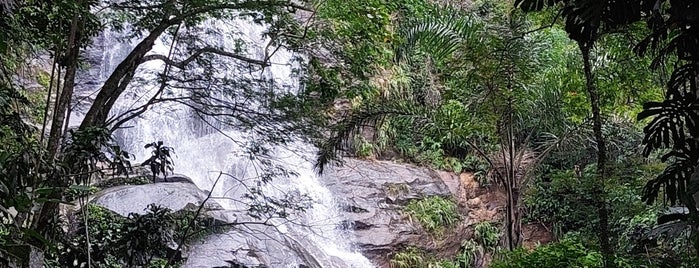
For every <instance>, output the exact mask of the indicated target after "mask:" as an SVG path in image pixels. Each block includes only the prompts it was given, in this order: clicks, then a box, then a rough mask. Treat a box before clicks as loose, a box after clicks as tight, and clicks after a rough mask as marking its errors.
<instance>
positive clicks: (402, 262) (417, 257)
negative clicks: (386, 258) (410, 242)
mask: <svg viewBox="0 0 699 268" xmlns="http://www.w3.org/2000/svg"><path fill="white" fill-rule="evenodd" d="M423 254H424V253H422V252H421V251H420V250H419V249H417V248H414V247H409V248H407V249H405V250H404V251H401V252H398V253H396V254H395V255H393V257H391V260H390V263H391V267H392V268H412V267H421V265H423V263H424V262H425V260H424V258H423V256H422V255H423Z"/></svg>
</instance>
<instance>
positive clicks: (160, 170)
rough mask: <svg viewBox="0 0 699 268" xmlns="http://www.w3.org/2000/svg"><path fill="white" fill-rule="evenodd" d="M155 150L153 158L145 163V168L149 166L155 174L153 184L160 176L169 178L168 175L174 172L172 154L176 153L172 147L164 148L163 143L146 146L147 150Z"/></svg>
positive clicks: (152, 152)
mask: <svg viewBox="0 0 699 268" xmlns="http://www.w3.org/2000/svg"><path fill="white" fill-rule="evenodd" d="M151 147H152V148H153V149H152V150H151V156H150V158H148V159H147V160H146V161H145V162H143V165H144V166H149V167H150V170H151V173H152V174H153V183H155V181H156V177H157V176H158V175H161V174H162V175H163V177H165V178H167V173H168V172H172V170H173V166H174V163H173V162H172V157H171V153H173V152H174V150H173V149H172V147H169V146H164V145H163V142H162V141H158V142H152V143H149V144H146V146H145V148H146V149H148V148H151Z"/></svg>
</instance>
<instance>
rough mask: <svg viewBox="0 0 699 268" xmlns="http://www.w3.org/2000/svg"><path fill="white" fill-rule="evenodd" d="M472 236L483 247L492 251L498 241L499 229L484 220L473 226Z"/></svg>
mask: <svg viewBox="0 0 699 268" xmlns="http://www.w3.org/2000/svg"><path fill="white" fill-rule="evenodd" d="M473 236H474V238H475V240H476V241H477V242H478V243H480V244H481V245H483V247H485V248H486V249H489V250H491V251H492V250H494V249H495V247H496V246H497V245H498V242H499V241H500V230H498V228H497V227H495V226H493V225H492V224H491V223H490V222H488V221H484V222H480V223H478V224H476V226H475V227H474V228H473Z"/></svg>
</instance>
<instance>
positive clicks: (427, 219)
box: [405, 196, 459, 232]
mask: <svg viewBox="0 0 699 268" xmlns="http://www.w3.org/2000/svg"><path fill="white" fill-rule="evenodd" d="M405 213H406V214H407V215H408V216H410V218H411V219H413V220H415V221H417V222H419V223H420V225H421V226H422V228H424V229H425V230H427V231H428V232H439V231H440V230H443V227H447V226H451V225H453V224H454V223H456V222H457V221H458V220H459V213H458V211H457V208H456V203H454V201H453V200H450V199H446V198H443V197H440V196H431V197H427V198H424V199H419V200H413V201H410V203H408V205H407V206H405Z"/></svg>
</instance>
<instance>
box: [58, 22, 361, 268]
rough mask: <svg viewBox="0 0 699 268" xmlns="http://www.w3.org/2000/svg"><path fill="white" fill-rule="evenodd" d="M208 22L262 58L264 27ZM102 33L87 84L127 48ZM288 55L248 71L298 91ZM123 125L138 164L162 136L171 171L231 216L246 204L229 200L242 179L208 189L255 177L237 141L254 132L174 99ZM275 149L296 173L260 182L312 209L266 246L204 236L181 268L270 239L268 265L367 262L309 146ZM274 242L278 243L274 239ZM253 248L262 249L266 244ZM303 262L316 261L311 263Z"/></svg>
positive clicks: (125, 102) (121, 104)
mask: <svg viewBox="0 0 699 268" xmlns="http://www.w3.org/2000/svg"><path fill="white" fill-rule="evenodd" d="M209 25H210V26H209V27H217V28H218V29H222V28H223V29H225V30H224V31H223V32H230V33H235V34H231V35H225V36H217V37H216V38H214V39H212V40H216V41H215V42H217V43H218V44H217V45H222V46H226V47H229V48H230V47H231V46H232V45H235V42H234V41H233V40H234V39H242V40H245V41H247V47H246V49H247V51H248V53H247V56H248V57H250V58H255V59H262V58H263V56H264V55H265V51H266V50H265V46H266V45H267V43H268V41H269V40H266V39H265V38H262V37H261V34H262V31H263V30H264V27H263V26H259V25H255V24H253V23H250V22H247V21H242V20H241V21H238V22H237V23H236V24H235V25H232V26H231V25H223V24H216V23H214V22H211V23H210V24H209ZM102 35H103V36H101V37H100V38H99V39H98V40H97V41H96V42H95V48H96V49H98V50H99V49H100V48H101V52H102V55H101V57H100V59H99V62H100V66H99V69H97V68H91V72H93V73H92V74H91V75H89V79H91V80H93V81H104V80H105V79H106V78H107V76H108V75H109V74H110V73H111V72H112V71H113V70H114V68H115V67H116V65H117V64H118V63H119V61H120V60H121V59H123V57H125V56H126V53H128V51H129V49H130V48H131V47H132V46H133V44H130V43H129V42H121V43H120V42H117V41H114V40H115V34H114V33H111V32H109V31H106V32H104V33H103V34H102ZM100 45H101V47H100ZM168 51H169V46H168V45H166V44H165V42H162V41H161V42H158V43H157V44H156V45H155V46H154V48H153V50H152V51H151V53H158V54H163V55H167V54H168ZM293 56H294V55H293V53H292V52H289V51H286V50H284V49H280V50H279V51H278V52H276V53H275V54H274V55H273V56H272V57H271V59H270V61H271V62H272V63H273V64H272V66H270V67H268V68H265V69H264V70H261V71H257V72H254V73H250V74H248V75H251V76H258V77H260V76H264V78H267V79H273V80H274V82H275V83H277V84H280V85H282V88H284V87H287V88H291V89H294V88H298V86H299V83H298V81H297V80H296V79H293V78H292V68H293V67H294V66H293V64H292V63H291V62H292V60H291V59H292V57H293ZM163 68H164V66H163V64H162V62H159V61H152V62H146V63H144V64H143V65H142V66H141V67H140V68H139V70H138V74H137V77H138V78H141V79H142V80H141V81H154V80H156V79H155V78H156V75H157V73H159V72H162V70H163ZM94 72H98V73H97V74H95V73H94ZM228 72H230V71H228ZM222 75H226V74H225V73H224V74H222ZM88 86H89V85H88ZM157 87H158V85H152V84H151V85H147V84H144V85H139V86H132V87H131V88H130V89H129V91H128V92H125V94H123V95H122V98H121V99H120V100H119V101H118V102H117V104H116V105H115V107H114V109H113V113H114V114H118V113H120V112H123V111H126V110H128V109H130V108H133V107H137V105H138V104H139V103H143V100H145V99H147V98H149V96H151V95H152V94H153V92H155V90H156V89H157ZM91 88H92V90H94V89H95V88H97V87H96V85H92V87H91ZM76 94H78V96H79V99H80V98H82V99H89V96H90V95H92V94H94V92H90V90H87V89H83V90H78V92H77V93H76ZM168 94H173V95H174V96H176V95H178V94H186V93H183V92H179V93H178V92H168ZM76 114H77V115H76V116H75V118H78V117H80V115H79V114H80V113H79V111H78V112H77V113H76ZM77 121H79V119H73V121H72V122H71V123H72V124H76V122H77ZM125 126H126V128H124V129H121V130H119V131H117V133H116V135H117V137H118V140H119V141H120V143H121V145H122V147H123V148H124V149H125V150H127V151H129V152H131V153H132V154H134V155H135V156H136V160H138V161H143V160H144V159H145V158H146V157H149V156H150V152H149V151H148V150H147V149H145V148H144V146H143V145H145V144H147V143H150V142H154V141H163V142H164V144H165V145H167V146H172V147H174V149H175V152H176V154H175V157H174V162H175V172H176V173H181V174H185V175H187V176H189V177H191V178H192V179H193V181H194V182H195V184H196V185H197V186H198V187H199V188H200V189H203V190H211V191H212V195H213V196H215V197H218V199H216V200H217V201H218V202H219V203H220V204H221V206H222V207H224V208H225V209H227V210H229V211H231V212H233V213H235V212H236V211H241V210H244V209H245V207H244V206H243V205H241V204H240V203H239V202H236V201H235V200H239V199H240V196H241V194H243V191H242V189H243V187H241V182H240V181H238V180H234V179H231V178H230V177H222V179H221V181H220V182H219V183H218V184H217V185H216V187H213V186H214V181H215V180H216V178H217V177H218V176H219V174H220V172H225V173H229V174H232V175H234V176H235V177H236V178H238V179H241V180H242V181H243V182H245V181H246V180H245V179H244V178H250V177H252V176H253V175H254V174H255V173H254V170H255V166H254V165H253V163H251V162H250V161H249V160H248V158H246V157H245V155H243V149H244V148H243V146H242V145H241V144H243V143H244V142H245V141H247V140H249V139H251V138H254V135H252V134H250V133H247V132H241V131H237V130H233V129H224V130H223V131H222V132H218V131H212V130H211V128H210V127H208V126H206V125H205V124H202V123H201V119H199V118H197V117H196V116H194V114H193V111H191V109H190V108H188V107H186V106H183V105H180V104H174V103H163V104H159V105H158V106H155V107H153V108H152V109H151V110H149V111H148V112H146V113H144V114H143V115H142V116H140V117H138V118H136V119H134V120H132V121H130V122H129V123H127V124H126V125H125ZM273 151H274V152H273V154H272V155H274V156H275V161H277V162H278V163H281V165H283V166H284V167H285V168H287V169H290V170H292V171H294V172H296V173H298V176H294V177H290V178H276V179H274V180H273V181H272V182H271V183H269V184H268V185H266V186H264V191H265V193H266V194H269V195H276V196H281V194H283V193H289V192H292V193H298V194H305V195H308V196H309V197H311V198H312V200H313V201H312V207H311V209H309V210H307V211H306V212H305V213H303V214H300V215H297V216H294V215H292V216H291V219H292V221H293V222H292V223H283V222H280V221H276V222H274V224H275V227H274V229H275V231H277V232H279V234H280V235H278V236H276V237H274V238H275V239H276V241H277V242H278V245H276V244H275V245H276V246H275V245H272V244H269V243H268V242H269V241H263V242H262V243H255V242H251V238H250V237H236V235H234V234H224V235H218V236H217V235H214V236H212V237H211V238H209V239H208V240H206V241H204V244H200V245H195V246H194V248H195V249H196V248H198V250H199V251H206V253H207V254H206V255H205V256H192V255H190V256H189V257H190V259H189V261H188V263H187V264H186V266H187V267H212V266H218V265H225V263H224V262H223V261H225V260H229V259H231V258H234V257H236V258H238V259H239V260H240V258H245V256H244V255H240V254H237V253H231V252H233V251H235V250H236V249H239V248H240V247H246V246H247V247H250V246H252V247H265V245H266V244H268V245H267V247H269V248H267V249H266V250H267V254H269V255H270V256H267V257H264V258H262V259H266V260H268V262H267V264H269V265H271V266H272V267H298V264H299V263H306V264H307V265H310V266H311V267H314V266H321V267H362V268H363V267H373V265H372V264H371V263H370V262H369V261H368V260H367V259H366V258H365V257H363V256H362V255H361V254H359V253H358V252H357V251H356V250H355V249H353V248H352V246H351V243H350V242H348V241H351V239H350V237H351V234H348V233H347V231H344V230H341V229H340V228H339V225H340V223H341V222H342V220H343V219H342V216H341V214H340V212H339V210H338V206H337V204H336V203H335V201H334V200H333V197H332V196H333V195H332V193H331V192H330V191H329V190H328V189H327V188H325V187H324V186H323V185H322V183H321V182H320V181H319V179H318V177H317V176H316V175H315V173H314V172H313V169H312V164H311V162H310V161H309V160H310V159H312V157H313V155H314V149H313V148H312V146H308V145H307V144H303V143H301V142H296V143H294V144H291V145H288V146H285V147H276V148H273ZM250 183H252V182H250ZM239 214H240V213H239ZM253 229H254V230H257V231H258V233H257V234H258V235H259V234H264V235H269V232H268V231H269V228H267V227H265V228H262V229H259V228H258V229H255V228H251V229H249V230H253ZM238 236H240V235H238ZM253 236H254V235H253ZM279 240H282V241H281V242H279ZM270 245H271V246H270ZM280 246H282V247H280ZM284 247H286V248H284ZM290 249H291V250H292V251H296V252H298V251H305V252H306V253H303V254H307V255H310V257H308V256H306V257H301V258H298V257H293V256H289V253H288V251H290ZM256 250H260V251H263V252H264V251H265V249H256ZM194 251H196V250H194ZM303 254H301V255H303ZM241 256H242V257H241ZM284 258H287V260H284ZM273 259H276V260H273ZM309 259H312V260H311V261H313V262H316V264H309V263H308V262H309ZM243 261H244V260H243Z"/></svg>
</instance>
